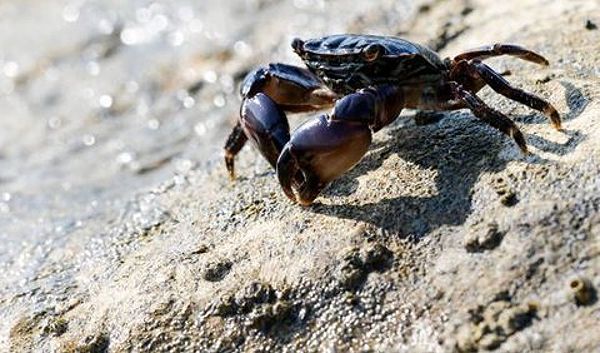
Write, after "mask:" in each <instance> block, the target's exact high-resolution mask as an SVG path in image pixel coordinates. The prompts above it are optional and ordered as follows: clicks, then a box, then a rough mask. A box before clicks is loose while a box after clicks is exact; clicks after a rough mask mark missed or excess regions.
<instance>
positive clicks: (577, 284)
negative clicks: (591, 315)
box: [569, 277, 596, 306]
mask: <svg viewBox="0 0 600 353" xmlns="http://www.w3.org/2000/svg"><path fill="white" fill-rule="evenodd" d="M569 288H570V290H571V295H572V298H573V300H574V301H575V304H577V305H578V306H583V305H589V304H593V303H594V302H596V290H595V289H594V286H593V285H592V282H590V280H588V279H587V278H582V277H575V278H573V279H572V280H571V281H570V282H569Z"/></svg>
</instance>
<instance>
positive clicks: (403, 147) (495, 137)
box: [312, 112, 584, 239]
mask: <svg viewBox="0 0 600 353" xmlns="http://www.w3.org/2000/svg"><path fill="white" fill-rule="evenodd" d="M469 115H470V114H469V113H464V112H463V113H449V115H448V116H447V118H445V119H443V120H442V121H441V122H439V123H438V124H436V125H428V126H416V127H415V126H410V127H398V126H396V127H395V128H394V127H392V131H391V132H390V134H391V135H392V136H393V137H392V138H391V139H390V140H389V141H387V142H385V143H384V144H381V143H380V144H374V146H372V149H371V153H369V154H368V155H367V156H366V157H365V158H364V159H363V161H362V162H361V163H360V164H359V165H358V166H357V167H356V168H354V169H353V170H351V171H350V172H349V173H348V174H346V175H345V176H343V177H341V178H340V179H339V180H338V181H336V182H335V183H333V184H332V186H331V187H330V188H328V189H327V190H326V191H325V195H330V196H331V195H338V196H339V195H349V194H351V193H353V192H354V191H355V190H356V189H357V187H358V181H357V180H356V178H357V177H358V176H360V175H363V174H366V173H367V172H369V171H374V170H376V169H378V168H380V167H381V165H382V163H383V162H384V161H385V160H387V159H388V158H389V157H390V156H391V155H393V154H397V155H398V156H399V157H400V158H401V159H403V160H405V161H409V162H412V163H414V164H416V165H418V166H419V167H421V168H423V169H433V170H436V171H437V175H436V177H435V185H436V188H437V194H436V195H434V196H423V197H420V196H412V195H414V192H411V194H412V195H411V196H401V195H390V197H384V198H383V199H381V200H380V201H378V202H373V203H365V204H360V205H344V204H339V205H327V204H322V203H315V204H314V206H313V207H312V211H313V212H316V213H320V214H326V215H331V216H335V217H341V218H345V219H353V220H358V221H362V222H368V223H371V224H373V225H375V226H377V227H380V228H382V229H384V230H387V231H391V232H395V233H399V234H401V235H402V236H405V237H406V236H414V237H415V238H416V239H419V238H421V237H422V236H423V235H425V234H427V233H428V232H431V231H432V230H434V229H436V228H438V227H439V226H442V225H459V224H462V223H464V222H465V220H466V218H467V217H468V215H469V213H470V212H471V209H472V207H471V197H472V189H473V185H474V184H475V182H476V181H477V180H478V178H479V176H480V175H481V173H483V172H497V171H500V170H502V169H504V167H505V165H506V162H507V161H505V160H502V159H500V158H499V157H498V152H499V150H500V149H501V147H502V146H503V144H505V143H513V141H512V140H511V139H509V138H508V137H506V136H505V135H502V134H501V133H499V132H497V131H496V130H494V129H492V128H490V127H489V126H488V125H486V124H484V123H483V122H480V121H478V120H476V119H475V118H470V119H469V118H466V116H469ZM567 133H568V134H570V135H571V138H570V139H569V141H568V142H567V143H566V144H562V145H561V144H556V146H553V147H552V146H551V147H552V150H553V151H554V152H555V153H557V154H561V155H564V154H567V153H570V152H572V150H573V149H574V147H575V146H576V145H577V144H579V143H580V142H581V141H582V140H583V139H584V136H583V135H582V134H580V133H578V132H567ZM528 140H529V141H530V142H531V144H532V145H536V146H537V145H540V144H542V143H541V142H540V141H539V139H538V138H537V137H535V136H528ZM544 144H545V145H546V146H548V143H547V142H545V143H544ZM515 148H516V147H515ZM413 182H414V180H406V184H407V186H408V187H410V184H413ZM396 189H398V188H396ZM403 189H404V187H403V186H400V187H399V191H400V194H402V193H403V192H402V191H403ZM413 189H414V187H413ZM396 194H397V192H396Z"/></svg>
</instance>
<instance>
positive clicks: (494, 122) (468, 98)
mask: <svg viewBox="0 0 600 353" xmlns="http://www.w3.org/2000/svg"><path fill="white" fill-rule="evenodd" d="M449 85H450V90H451V91H452V94H453V95H454V98H455V99H456V100H458V101H461V102H464V104H465V105H466V106H467V107H468V108H469V109H470V110H471V111H472V112H473V114H475V116H476V117H478V118H479V119H481V120H483V121H484V122H486V123H488V124H489V125H491V126H492V127H494V128H496V129H498V130H500V131H501V132H503V133H505V134H507V135H508V136H511V137H512V138H513V139H514V140H515V142H516V143H517V145H518V146H519V148H520V149H521V151H522V152H523V153H525V154H528V151H527V143H526V142H525V137H523V133H522V132H521V130H519V128H518V127H517V125H516V124H515V123H514V122H513V121H512V120H510V119H509V118H508V117H507V116H506V115H504V114H502V113H500V112H499V111H497V110H495V109H493V108H491V107H489V106H488V105H486V104H485V102H483V101H482V100H481V99H480V98H479V97H477V95H475V94H474V93H471V92H469V91H468V90H466V89H464V88H463V87H462V86H461V85H460V84H458V83H456V82H450V83H449Z"/></svg>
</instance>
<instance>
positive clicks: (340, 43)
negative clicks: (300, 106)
mask: <svg viewBox="0 0 600 353" xmlns="http://www.w3.org/2000/svg"><path fill="white" fill-rule="evenodd" d="M292 48H293V49H294V51H295V52H296V54H298V55H299V56H300V57H301V58H302V60H303V61H304V63H305V64H306V66H307V67H308V69H309V70H310V71H311V72H313V73H314V74H315V75H317V76H318V77H319V78H320V79H321V80H323V82H324V83H325V84H326V85H327V86H328V87H329V88H330V89H332V90H333V91H334V92H336V93H338V94H348V93H350V92H354V91H356V90H358V89H361V88H365V87H368V86H373V85H378V84H386V83H391V84H397V85H410V84H411V83H426V82H436V81H439V79H440V75H442V73H443V72H445V71H446V65H445V64H444V62H443V61H442V60H441V59H440V57H439V56H438V55H437V54H436V53H435V52H433V51H432V50H431V49H429V48H426V47H424V46H421V45H418V44H415V43H411V42H408V41H406V40H403V39H400V38H396V37H384V36H374V35H355V34H350V35H349V34H344V35H331V36H327V37H323V38H318V39H310V40H307V41H302V40H300V39H294V40H293V41H292Z"/></svg>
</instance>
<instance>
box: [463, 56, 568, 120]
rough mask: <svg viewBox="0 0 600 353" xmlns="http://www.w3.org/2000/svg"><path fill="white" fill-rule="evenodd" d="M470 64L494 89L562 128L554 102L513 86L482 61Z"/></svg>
mask: <svg viewBox="0 0 600 353" xmlns="http://www.w3.org/2000/svg"><path fill="white" fill-rule="evenodd" d="M469 65H470V66H471V67H472V68H473V69H474V70H475V71H476V73H477V74H478V75H479V77H481V78H482V79H483V80H484V81H485V83H487V84H488V85H489V86H490V87H491V88H492V89H493V90H494V91H496V92H498V93H500V94H501V95H503V96H505V97H507V98H509V99H512V100H514V101H517V102H519V103H521V104H524V105H526V106H528V107H530V108H533V109H535V110H538V111H540V112H542V113H544V114H545V115H547V116H548V118H549V119H550V121H551V122H552V126H554V127H555V128H556V129H560V126H561V122H560V115H559V114H558V112H557V111H556V108H554V107H553V106H552V104H550V103H548V102H546V101H545V100H543V99H542V98H539V97H537V96H535V95H533V94H531V93H528V92H525V91H523V90H522V89H519V88H515V87H513V86H511V84H510V83H509V82H508V81H506V80H505V79H504V78H503V77H502V76H500V75H499V74H498V73H497V72H495V71H494V70H493V69H492V68H491V67H489V66H487V65H486V64H484V63H482V62H479V61H474V62H472V63H470V64H469Z"/></svg>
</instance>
